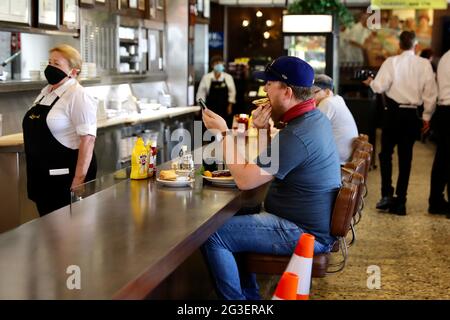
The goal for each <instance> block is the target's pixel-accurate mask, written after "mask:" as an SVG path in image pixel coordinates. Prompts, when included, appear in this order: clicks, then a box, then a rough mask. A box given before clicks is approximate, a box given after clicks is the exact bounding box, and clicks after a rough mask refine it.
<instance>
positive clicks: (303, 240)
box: [286, 233, 314, 300]
mask: <svg viewBox="0 0 450 320" xmlns="http://www.w3.org/2000/svg"><path fill="white" fill-rule="evenodd" d="M313 256H314V236H313V235H311V234H308V233H303V234H302V235H301V236H300V239H299V241H298V243H297V247H296V248H295V251H294V254H293V255H292V257H291V260H290V261H289V264H288V266H287V268H286V272H292V273H294V274H296V275H297V276H298V277H299V282H298V287H297V300H308V299H309V288H310V284H311V270H312V262H313Z"/></svg>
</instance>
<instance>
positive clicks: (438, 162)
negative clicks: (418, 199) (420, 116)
mask: <svg viewBox="0 0 450 320" xmlns="http://www.w3.org/2000/svg"><path fill="white" fill-rule="evenodd" d="M437 82H438V88H439V98H438V106H437V108H436V112H435V114H434V115H433V119H432V121H431V127H432V128H433V131H434V135H435V137H436V144H437V148H436V155H435V157H434V162H433V169H432V171H431V188H430V198H429V200H428V201H429V207H428V212H429V213H433V214H447V218H450V206H449V203H448V200H450V50H449V51H447V53H446V54H444V55H443V56H442V58H441V60H440V61H439V65H438V69H437ZM445 186H447V201H446V200H445V199H444V190H445Z"/></svg>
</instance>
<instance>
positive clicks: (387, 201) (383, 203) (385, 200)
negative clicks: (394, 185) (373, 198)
mask: <svg viewBox="0 0 450 320" xmlns="http://www.w3.org/2000/svg"><path fill="white" fill-rule="evenodd" d="M393 201H394V198H393V197H382V198H381V199H380V201H378V203H377V205H376V208H377V209H378V210H388V209H389V208H390V207H391V205H392V203H393Z"/></svg>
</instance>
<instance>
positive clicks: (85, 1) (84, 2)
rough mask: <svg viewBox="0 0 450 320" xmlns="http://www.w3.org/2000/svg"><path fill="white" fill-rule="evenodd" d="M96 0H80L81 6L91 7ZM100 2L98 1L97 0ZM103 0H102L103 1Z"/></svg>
mask: <svg viewBox="0 0 450 320" xmlns="http://www.w3.org/2000/svg"><path fill="white" fill-rule="evenodd" d="M95 1H96V0H80V6H81V7H93V6H94V5H95ZM97 2H100V1H97ZM103 2H104V1H103Z"/></svg>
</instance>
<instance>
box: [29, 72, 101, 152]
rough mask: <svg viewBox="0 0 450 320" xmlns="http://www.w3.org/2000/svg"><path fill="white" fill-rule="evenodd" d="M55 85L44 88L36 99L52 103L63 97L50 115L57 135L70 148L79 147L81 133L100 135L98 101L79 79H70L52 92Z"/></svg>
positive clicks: (51, 130)
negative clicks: (89, 93)
mask: <svg viewBox="0 0 450 320" xmlns="http://www.w3.org/2000/svg"><path fill="white" fill-rule="evenodd" d="M50 88H51V86H50V85H48V86H46V87H44V89H42V91H41V93H40V94H39V96H38V97H37V98H36V100H35V101H34V103H38V102H39V100H40V99H41V98H42V97H43V99H42V100H41V102H40V104H41V105H45V106H50V105H51V104H52V103H53V101H55V99H56V98H57V97H59V100H58V101H57V102H56V104H55V105H54V106H53V108H52V109H51V110H50V112H49V113H48V116H47V125H48V127H49V129H50V132H51V133H52V134H53V136H54V137H55V138H56V140H58V142H60V143H61V144H62V145H64V146H65V147H67V148H70V149H74V150H75V149H78V148H79V146H80V136H84V135H91V136H96V135H97V103H96V102H95V100H94V99H93V98H92V97H91V96H90V95H88V93H87V92H86V90H85V89H84V88H83V87H82V86H81V85H80V84H79V83H78V81H77V80H75V79H69V80H67V81H66V82H65V83H64V84H63V85H62V86H60V87H59V88H58V89H56V90H54V91H52V92H50Z"/></svg>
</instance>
